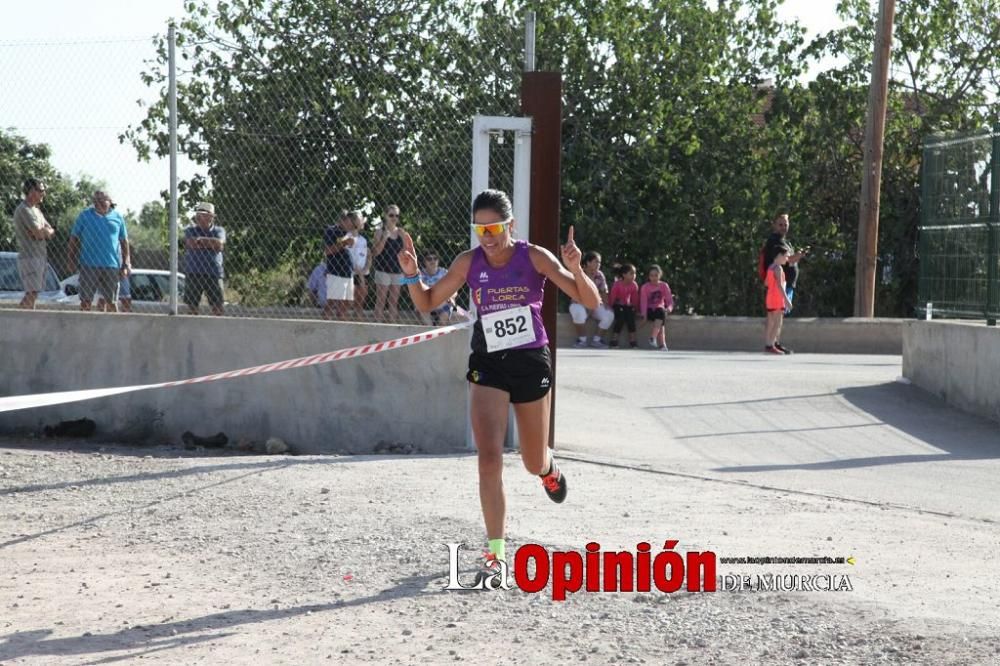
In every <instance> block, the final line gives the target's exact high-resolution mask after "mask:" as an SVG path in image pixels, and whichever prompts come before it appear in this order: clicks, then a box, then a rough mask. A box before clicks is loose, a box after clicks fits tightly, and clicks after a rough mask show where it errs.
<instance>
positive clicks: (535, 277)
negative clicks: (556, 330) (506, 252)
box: [466, 240, 549, 353]
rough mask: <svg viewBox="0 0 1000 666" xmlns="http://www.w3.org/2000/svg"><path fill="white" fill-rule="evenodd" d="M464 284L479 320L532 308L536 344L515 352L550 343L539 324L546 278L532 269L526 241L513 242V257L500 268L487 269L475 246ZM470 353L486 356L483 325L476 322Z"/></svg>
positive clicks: (527, 345) (526, 345)
mask: <svg viewBox="0 0 1000 666" xmlns="http://www.w3.org/2000/svg"><path fill="white" fill-rule="evenodd" d="M466 283H467V284H468V285H469V289H471V290H472V302H473V303H474V304H475V306H476V312H477V313H478V316H480V317H481V316H482V315H488V314H492V313H494V312H499V311H501V310H506V309H508V308H516V307H520V306H522V305H527V306H528V307H529V308H531V323H532V326H533V327H534V329H535V341H534V342H529V343H528V344H524V345H521V346H519V347H514V349H538V348H539V347H544V346H545V345H547V344H548V343H549V336H548V335H547V334H546V332H545V325H544V324H543V323H542V298H543V296H544V294H545V276H544V275H542V274H541V273H539V272H538V271H537V270H535V267H534V265H533V264H532V263H531V256H530V255H529V254H528V242H527V241H524V240H517V241H514V256H512V257H511V259H510V261H508V262H507V265H506V266H500V267H499V268H494V267H493V266H490V263H489V262H488V261H486V255H485V254H484V253H483V248H481V247H477V248H476V250H475V252H473V253H472V263H471V264H470V265H469V274H468V276H467V277H466ZM472 351H475V352H482V353H486V337H485V336H484V335H483V325H482V322H480V321H479V320H478V319H477V320H476V326H475V328H474V329H473V331H472Z"/></svg>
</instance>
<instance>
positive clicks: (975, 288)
mask: <svg viewBox="0 0 1000 666" xmlns="http://www.w3.org/2000/svg"><path fill="white" fill-rule="evenodd" d="M923 153H924V154H923V172H922V173H923V175H922V182H921V215H920V247H919V254H920V283H919V303H920V306H919V307H918V308H917V310H918V313H919V314H921V315H926V314H927V310H928V309H930V310H931V311H932V312H933V316H935V317H937V316H944V317H956V318H970V319H985V320H986V322H987V323H988V324H989V325H991V326H995V325H996V321H997V317H998V316H1000V126H998V127H995V128H994V130H993V131H992V132H989V131H982V132H977V133H973V134H964V135H947V136H946V135H934V136H932V137H929V138H928V139H926V140H925V141H924V151H923Z"/></svg>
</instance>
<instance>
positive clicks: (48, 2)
mask: <svg viewBox="0 0 1000 666" xmlns="http://www.w3.org/2000/svg"><path fill="white" fill-rule="evenodd" d="M835 6H836V0H787V1H786V3H785V6H784V7H783V8H782V10H781V16H782V18H792V17H797V18H798V19H799V20H800V21H801V22H802V23H803V25H805V26H806V27H807V28H808V29H809V30H810V32H811V33H815V32H818V31H825V30H828V29H830V28H832V27H835V26H836V25H838V24H839V22H838V21H837V19H836V16H835V12H834V9H835ZM183 13H184V0H91V1H90V2H87V3H82V2H77V1H76V0H33V2H31V3H29V4H27V5H24V6H23V7H22V8H21V9H20V10H16V11H13V12H9V14H12V15H14V16H16V17H17V18H16V19H15V20H8V21H4V22H2V23H0V81H4V83H5V85H4V88H5V93H4V95H2V96H0V127H4V128H13V129H14V130H15V131H17V132H18V133H20V134H22V135H24V136H27V137H28V138H29V139H30V140H31V141H35V142H44V143H48V144H49V145H50V146H51V147H52V149H53V156H52V162H53V164H54V165H55V166H56V168H58V169H59V170H60V171H62V172H64V173H66V174H68V175H69V176H71V177H73V178H78V177H79V176H80V175H82V174H87V175H90V176H92V177H98V178H101V179H103V180H105V181H106V182H107V184H108V186H109V189H110V191H111V193H112V196H113V197H114V198H115V200H116V201H117V202H118V203H119V204H121V205H122V206H124V207H125V208H130V209H133V210H138V209H139V208H140V207H141V205H142V203H143V202H145V201H150V200H153V199H157V198H158V197H159V192H160V191H161V190H165V189H167V187H168V181H169V168H168V164H167V162H166V160H156V161H153V162H151V163H149V164H140V163H138V162H137V160H136V155H135V151H134V150H133V149H132V148H131V147H130V146H128V145H120V144H119V142H118V140H117V137H118V135H119V134H120V133H121V132H122V131H123V130H124V129H125V127H127V126H128V125H130V124H136V123H138V122H139V121H140V120H141V119H142V118H143V116H144V115H145V113H144V110H143V108H142V107H141V106H140V105H139V104H137V100H151V99H153V98H155V97H156V94H155V92H154V91H151V90H150V89H148V88H146V87H145V86H144V85H143V84H142V82H141V81H140V79H139V74H140V72H141V71H142V70H143V68H144V65H143V61H144V60H146V59H150V58H152V57H153V55H154V51H153V47H152V43H151V37H152V35H154V34H156V33H164V32H166V26H167V23H168V20H169V19H170V18H171V17H179V16H182V15H183ZM193 172H194V165H192V164H190V163H188V162H187V161H185V160H183V159H182V160H181V164H180V176H181V178H184V177H187V176H190V175H191V174H192V173H193Z"/></svg>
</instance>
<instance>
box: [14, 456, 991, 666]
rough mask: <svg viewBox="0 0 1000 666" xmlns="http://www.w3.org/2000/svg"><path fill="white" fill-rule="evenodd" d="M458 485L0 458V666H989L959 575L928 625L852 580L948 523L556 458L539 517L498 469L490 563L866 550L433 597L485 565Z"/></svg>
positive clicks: (293, 463)
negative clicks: (674, 587) (503, 513)
mask: <svg viewBox="0 0 1000 666" xmlns="http://www.w3.org/2000/svg"><path fill="white" fill-rule="evenodd" d="M475 469H476V467H475V459H474V458H472V457H470V456H435V457H431V456H368V457H359V456H343V457H335V456H295V457H290V456H252V455H224V456H220V455H217V454H214V453H209V452H205V451H195V452H187V451H184V450H182V449H179V448H174V447H166V446H164V447H149V448H130V447H118V446H102V447H100V448H98V447H96V446H92V445H86V444H76V445H73V444H68V445H67V444H63V445H60V446H52V445H49V444H39V443H38V442H32V441H27V440H6V441H4V442H0V557H2V561H3V569H2V571H0V610H2V613H0V662H2V663H4V664H52V663H59V664H101V663H113V662H118V661H124V662H130V663H131V662H138V661H139V660H140V659H141V660H143V662H144V663H148V662H158V663H176V664H193V663H211V664H236V663H267V664H310V663H358V662H373V663H453V662H463V661H471V662H476V663H483V662H484V661H485V662H486V663H498V664H514V663H520V664H533V663H552V662H586V663H594V664H622V663H653V664H733V663H747V664H772V663H776V664H786V663H787V664H883V663H886V664H890V663H891V664H986V663H1000V639H998V638H997V633H998V632H997V624H998V623H1000V621H998V619H997V617H996V607H997V605H996V603H997V595H996V589H995V584H994V583H990V582H988V581H986V582H983V586H984V587H983V588H982V589H978V590H977V589H973V588H972V583H967V582H966V579H965V578H963V579H962V580H961V581H960V582H958V583H955V585H956V586H957V589H958V590H962V589H965V590H966V594H965V595H955V597H956V598H955V602H954V603H955V604H956V605H957V606H958V608H957V609H956V608H951V609H941V608H935V607H939V606H942V604H939V603H937V602H936V601H935V600H934V598H933V597H928V596H925V591H926V590H928V589H930V587H932V586H933V585H934V584H935V583H936V581H935V580H933V579H928V578H927V577H926V575H925V574H923V573H916V572H918V571H920V569H919V568H918V567H910V565H908V564H907V563H905V562H902V563H897V567H898V568H897V569H891V568H888V567H881V566H880V567H873V566H867V567H866V566H865V564H866V559H865V558H866V557H867V558H869V561H870V560H871V559H872V558H874V546H875V545H877V538H878V537H877V535H878V534H887V535H891V538H895V537H896V536H898V535H899V534H904V535H910V537H911V538H912V539H913V547H912V549H911V550H912V551H913V553H914V558H915V559H920V558H926V557H933V556H934V555H933V554H934V553H935V549H937V548H938V547H940V546H941V544H935V543H927V542H924V543H921V538H922V537H921V536H920V535H922V534H926V533H928V532H930V533H933V532H934V530H936V529H944V528H943V527H942V521H947V520H948V519H947V518H942V517H940V516H933V515H925V514H920V513H913V512H911V513H907V512H906V511H905V510H899V511H893V510H887V509H885V508H877V507H871V506H866V505H864V504H862V503H850V502H846V503H837V502H835V501H831V500H830V499H825V498H822V497H811V496H809V495H808V494H795V493H786V492H782V491H780V490H775V489H768V488H758V487H753V486H747V487H741V486H739V485H738V484H721V483H714V482H711V481H707V480H699V479H696V478H683V477H676V476H674V477H671V476H669V475H662V474H655V473H651V472H649V471H644V470H641V469H621V468H614V467H611V466H608V465H602V464H595V463H594V462H584V461H582V460H576V461H574V460H570V459H566V460H565V462H564V464H563V469H564V470H565V471H566V472H567V476H568V479H569V482H570V496H569V499H568V500H567V502H566V503H565V504H563V505H561V506H557V505H554V504H552V503H550V502H549V501H548V500H547V499H546V498H545V496H544V494H543V492H542V489H541V488H540V487H539V485H538V483H537V480H536V479H533V478H531V477H529V476H528V475H526V474H525V473H524V472H523V470H522V469H521V468H520V462H519V459H518V458H517V457H516V456H509V457H508V459H507V475H506V483H507V492H508V524H509V535H510V538H511V541H512V544H511V546H509V547H510V548H511V550H510V551H509V552H513V550H514V548H516V546H517V545H518V544H523V543H541V544H543V545H545V546H547V547H551V548H554V549H559V550H567V549H575V550H582V548H583V546H584V545H585V544H586V543H587V542H588V541H591V540H595V541H599V542H600V543H601V544H602V546H603V547H604V549H605V550H610V549H617V548H628V549H630V550H634V549H635V545H636V543H637V542H639V541H643V540H648V541H650V542H652V543H653V545H654V548H656V549H658V548H659V546H660V544H662V541H663V540H664V539H666V538H672V539H678V540H680V541H681V544H680V546H678V550H682V551H683V550H704V549H711V550H713V551H715V552H716V553H717V554H718V555H719V556H720V557H722V556H725V555H734V556H735V555H746V554H781V555H786V554H787V555H803V556H807V555H813V554H822V555H830V556H833V555H848V554H852V553H851V552H847V551H848V549H851V550H853V549H854V548H855V547H859V548H861V550H864V547H866V546H867V547H869V548H868V552H859V551H854V554H856V555H858V557H859V562H858V564H857V566H855V567H850V566H847V565H838V566H833V567H823V568H821V569H822V570H812V571H810V572H809V573H838V574H848V575H850V577H851V580H852V584H853V587H854V591H853V592H838V593H823V592H786V593H774V592H743V593H737V592H715V593H695V594H691V593H674V594H662V593H659V592H651V593H639V594H633V593H616V594H612V593H578V594H574V595H570V597H569V598H568V599H567V600H566V601H565V602H556V601H553V600H552V599H551V596H550V594H549V593H548V592H549V591H548V590H545V591H543V592H542V593H538V594H528V593H525V592H522V591H520V590H518V589H516V588H515V589H513V590H511V591H509V592H447V591H444V590H443V587H444V585H445V584H446V582H447V576H448V551H447V548H446V546H445V545H444V544H446V543H464V544H467V545H468V552H466V553H465V554H466V556H467V557H466V560H463V565H462V568H463V570H471V568H472V567H473V564H474V562H473V560H474V554H475V552H477V551H478V550H479V549H480V548H481V543H482V527H481V519H480V515H479V506H478V499H477V489H476V477H475ZM951 522H952V524H951V525H950V526H948V528H947V529H949V530H952V533H953V534H954V536H955V541H956V542H959V543H961V542H962V540H963V539H966V538H968V539H974V538H976V535H982V533H983V531H984V530H986V531H988V532H989V534H988V536H987V537H986V543H984V544H982V545H983V546H984V547H988V546H989V544H992V545H993V549H992V551H990V552H995V545H996V526H995V525H992V526H986V525H983V524H981V523H971V522H970V523H967V524H966V523H962V521H961V520H958V521H955V520H952V521H951ZM858 534H865V535H874V536H871V537H858V536H857V535H858ZM886 538H890V537H886ZM904 538H905V537H904ZM859 539H860V540H861V541H863V542H864V544H863V545H862V544H859ZM760 544H765V545H764V546H763V547H753V546H755V545H760ZM766 549H779V550H766ZM984 552H985V551H984ZM654 553H655V550H654ZM751 569H752V570H751ZM937 570H938V571H941V572H944V571H946V567H941V568H938V569H937ZM771 571H774V572H776V573H777V572H778V571H779V570H778V569H765V568H764V567H756V568H744V569H739V568H727V566H723V565H720V567H719V573H720V574H725V573H751V574H757V573H770V572H771ZM886 571H890V572H892V573H891V575H890V576H889V578H890V580H886V578H887V576H886ZM987 571H988V570H987V569H982V570H980V571H979V572H978V574H979V576H980V577H981V578H985V577H986V572H987ZM795 573H806V571H804V570H802V569H801V567H800V568H799V569H796V570H795ZM953 573H956V575H958V574H961V575H968V576H970V577H969V578H968V580H970V581H971V580H973V578H974V577H973V576H972V574H974V573H977V572H970V571H964V572H953ZM942 575H943V574H942ZM949 575H950V574H949ZM990 586H992V587H990ZM894 588H895V591H893V589H894ZM903 588H906V589H908V590H909V592H908V593H904V592H901V591H900V590H902V589H903ZM907 594H908V595H909V596H907ZM962 604H966V605H965V606H963V605H962ZM946 610H948V611H950V612H946Z"/></svg>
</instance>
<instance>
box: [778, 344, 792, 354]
mask: <svg viewBox="0 0 1000 666" xmlns="http://www.w3.org/2000/svg"><path fill="white" fill-rule="evenodd" d="M774 348H775V349H777V350H778V351H780V352H781V353H782V354H794V353H795V352H793V351H792V350H791V349H788V348H787V347H785V346H784V345H782V344H781V343H780V342H775V343H774Z"/></svg>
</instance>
